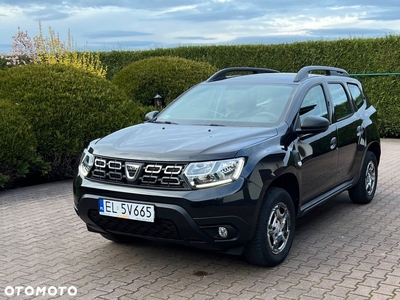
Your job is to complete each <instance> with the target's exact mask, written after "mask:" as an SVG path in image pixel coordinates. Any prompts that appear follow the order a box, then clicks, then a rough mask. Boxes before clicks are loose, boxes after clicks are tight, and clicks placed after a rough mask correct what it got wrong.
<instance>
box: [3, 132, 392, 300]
mask: <svg viewBox="0 0 400 300" xmlns="http://www.w3.org/2000/svg"><path fill="white" fill-rule="evenodd" d="M382 152H383V155H382V160H381V165H380V169H379V171H380V174H379V176H380V177H379V185H378V190H377V193H376V196H375V198H374V200H373V202H372V203H371V204H369V205H364V206H359V205H354V204H352V203H351V201H350V199H349V198H348V195H347V193H343V194H341V195H339V196H338V197H336V198H335V199H334V200H332V201H330V202H329V203H327V204H325V205H323V206H321V207H320V208H318V210H317V211H314V212H312V213H310V214H308V215H306V216H305V217H303V218H302V219H300V220H298V225H297V226H298V228H297V233H296V236H295V241H294V244H293V247H292V250H291V253H290V255H289V257H288V259H287V260H286V261H285V262H284V263H283V264H281V265H280V266H278V267H275V268H262V267H257V266H252V265H249V264H247V262H246V261H245V260H244V259H243V258H241V257H236V256H228V255H221V254H218V253H213V252H205V251H200V250H196V249H192V248H186V247H178V246H173V245H167V244H159V243H154V242H148V241H139V242H137V243H135V244H130V245H119V244H114V243H112V242H109V241H106V240H105V239H103V238H102V237H101V236H100V235H97V234H93V233H89V232H87V230H86V228H85V225H84V223H83V222H82V221H81V220H80V219H79V218H78V217H77V216H76V215H75V212H74V210H73V208H72V182H71V181H70V180H68V181H63V182H58V183H51V184H44V185H38V186H33V187H27V188H20V189H16V190H10V191H3V192H0V225H1V228H0V299H15V298H21V299H31V298H33V296H26V295H25V293H27V294H31V293H32V292H33V290H34V291H35V293H36V292H37V288H38V287H39V288H47V289H48V288H49V287H53V289H52V290H51V293H50V290H48V291H49V293H47V294H45V296H43V293H39V294H40V295H41V296H39V297H38V298H37V299H47V298H49V294H53V295H54V289H55V288H58V292H57V295H56V296H55V297H53V298H56V297H58V296H60V294H61V293H60V289H59V288H60V287H65V288H66V287H69V288H70V287H75V288H76V290H69V291H70V292H71V295H72V294H74V291H75V292H76V295H75V296H70V294H68V293H67V292H66V291H65V292H64V293H63V295H62V296H60V298H64V299H71V298H74V299H176V300H178V299H179V300H180V299H182V300H184V299H400V140H392V139H387V140H382ZM18 287H21V288H20V289H22V287H23V289H22V290H21V292H20V296H16V294H17V289H18ZM11 292H13V296H7V295H11Z"/></svg>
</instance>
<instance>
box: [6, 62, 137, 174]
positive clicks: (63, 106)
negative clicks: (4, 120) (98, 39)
mask: <svg viewBox="0 0 400 300" xmlns="http://www.w3.org/2000/svg"><path fill="white" fill-rule="evenodd" d="M6 97H8V98H9V99H10V101H12V102H13V103H14V104H15V105H18V106H19V107H20V111H21V114H22V115H23V117H24V118H25V119H26V120H27V122H28V123H29V124H30V125H31V127H32V130H33V132H34V136H35V138H36V141H37V152H38V154H39V155H40V156H42V157H43V159H44V160H45V161H46V162H48V163H50V165H51V171H50V173H49V177H50V178H51V179H58V178H65V177H71V176H72V175H73V172H74V165H75V162H76V158H77V156H78V155H79V154H80V153H81V151H82V150H83V148H84V147H85V146H86V145H87V144H88V142H89V141H91V140H93V139H95V138H98V137H102V136H104V135H106V134H108V133H110V132H113V131H115V130H117V129H120V128H122V127H125V126H128V125H132V124H134V123H138V122H141V121H142V120H143V114H144V111H143V110H144V109H143V108H142V107H141V106H140V105H138V104H137V103H134V102H133V101H130V100H129V99H127V98H126V96H125V94H124V93H123V92H121V91H120V90H119V89H118V88H117V87H116V86H115V85H114V84H112V83H111V82H110V81H108V80H106V79H103V78H100V77H98V76H95V75H92V74H90V73H87V72H85V71H83V70H79V69H75V68H72V67H67V66H59V65H43V64H31V65H27V66H23V67H15V68H10V69H6V70H2V71H0V98H6Z"/></svg>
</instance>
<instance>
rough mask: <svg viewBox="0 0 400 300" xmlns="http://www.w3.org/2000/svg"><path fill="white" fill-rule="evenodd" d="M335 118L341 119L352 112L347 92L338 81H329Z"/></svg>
mask: <svg viewBox="0 0 400 300" xmlns="http://www.w3.org/2000/svg"><path fill="white" fill-rule="evenodd" d="M328 86H329V91H330V93H331V96H332V101H333V106H334V110H335V115H336V120H340V119H343V118H345V117H347V116H349V115H351V114H352V111H351V109H350V105H349V100H348V99H347V94H346V92H345V90H344V88H343V86H342V85H341V84H340V83H329V84H328Z"/></svg>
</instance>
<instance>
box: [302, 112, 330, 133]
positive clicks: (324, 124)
mask: <svg viewBox="0 0 400 300" xmlns="http://www.w3.org/2000/svg"><path fill="white" fill-rule="evenodd" d="M328 128H329V121H328V120H327V119H326V118H323V117H317V116H307V117H305V118H304V120H303V122H301V126H300V128H299V129H296V133H297V134H307V133H320V132H324V131H326V130H328Z"/></svg>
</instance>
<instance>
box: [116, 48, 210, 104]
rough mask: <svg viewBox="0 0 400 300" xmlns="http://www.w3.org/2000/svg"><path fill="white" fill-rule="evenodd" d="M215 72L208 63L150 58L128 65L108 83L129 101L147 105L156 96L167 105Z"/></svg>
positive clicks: (170, 58)
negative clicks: (160, 97)
mask: <svg viewBox="0 0 400 300" xmlns="http://www.w3.org/2000/svg"><path fill="white" fill-rule="evenodd" d="M216 71H217V69H216V68H215V67H213V66H212V65H210V64H208V63H203V62H197V61H193V60H188V59H184V58H179V57H169V56H165V57H164V56H163V57H152V58H148V59H143V60H140V61H137V62H134V63H132V64H130V65H128V66H127V67H125V68H124V69H122V70H121V71H120V72H119V73H118V74H117V75H116V76H115V77H114V78H113V80H112V81H113V83H115V84H116V85H118V86H119V87H120V89H121V90H123V91H125V92H126V94H127V96H128V97H129V98H130V99H131V100H133V101H138V102H140V103H141V104H143V105H149V104H151V103H152V99H153V98H154V96H155V95H157V94H159V95H161V96H162V97H164V100H165V104H168V103H169V102H171V101H172V100H173V99H175V98H176V97H177V96H179V95H180V94H182V93H183V92H184V91H186V90H187V89H189V88H190V87H192V86H194V85H195V84H197V83H199V82H201V81H203V80H205V79H207V78H208V77H209V76H211V75H212V74H213V73H215V72H216Z"/></svg>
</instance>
